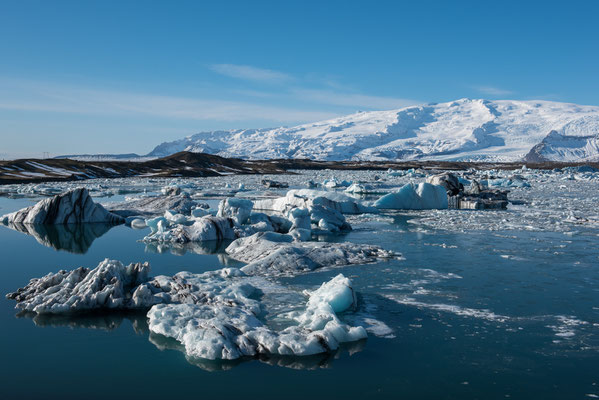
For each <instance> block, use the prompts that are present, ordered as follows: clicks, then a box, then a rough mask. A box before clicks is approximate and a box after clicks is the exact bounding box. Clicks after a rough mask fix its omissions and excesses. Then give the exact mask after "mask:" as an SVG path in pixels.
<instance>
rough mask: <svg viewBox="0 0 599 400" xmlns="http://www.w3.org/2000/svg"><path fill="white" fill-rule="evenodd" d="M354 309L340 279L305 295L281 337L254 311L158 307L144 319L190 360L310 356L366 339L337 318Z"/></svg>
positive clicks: (217, 306) (346, 286) (216, 306)
mask: <svg viewBox="0 0 599 400" xmlns="http://www.w3.org/2000/svg"><path fill="white" fill-rule="evenodd" d="M355 305H356V303H355V295H354V294H353V289H352V288H351V281H350V280H349V279H347V278H345V277H344V276H343V275H339V276H337V277H335V278H334V279H333V280H331V281H330V282H327V283H325V284H323V285H322V286H321V287H320V288H319V289H318V290H316V291H315V292H313V293H311V294H309V299H308V302H307V304H306V309H305V311H303V312H295V313H292V314H290V315H289V319H290V320H291V321H294V322H295V323H296V324H295V325H292V326H289V327H287V328H285V329H283V330H280V331H277V330H273V329H271V328H270V327H268V326H267V325H265V324H264V323H263V322H262V321H260V320H259V319H258V317H257V316H256V310H251V309H248V308H246V307H243V306H228V305H223V304H174V305H166V304H160V305H156V306H154V307H152V309H151V310H150V311H149V312H148V319H149V327H150V331H151V332H152V333H154V334H160V335H163V336H166V337H171V338H174V339H175V340H177V341H178V342H180V343H181V344H182V345H183V346H184V348H185V353H186V355H187V356H189V357H193V358H202V359H210V360H233V359H237V358H240V357H247V356H256V355H259V354H264V355H289V356H308V355H313V354H319V353H325V352H330V351H334V350H336V349H337V348H338V347H339V344H340V343H344V342H351V341H356V340H360V339H364V338H366V337H367V334H366V331H365V330H364V328H363V327H350V326H348V325H346V324H344V323H342V322H341V321H340V320H339V318H338V317H337V315H336V312H342V311H345V310H346V309H348V308H350V307H352V306H355Z"/></svg>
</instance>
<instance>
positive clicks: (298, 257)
mask: <svg viewBox="0 0 599 400" xmlns="http://www.w3.org/2000/svg"><path fill="white" fill-rule="evenodd" d="M225 251H226V252H227V254H228V255H229V257H231V258H233V259H235V260H237V261H241V262H244V263H247V265H246V266H244V267H242V268H241V270H242V271H243V272H244V273H246V274H248V275H262V276H293V275H298V274H301V273H305V272H310V271H313V270H316V269H319V268H324V267H342V266H347V265H352V264H368V263H373V262H376V261H378V260H380V259H389V258H392V257H397V256H398V255H397V254H396V253H393V252H390V251H386V250H383V249H382V248H381V247H379V246H374V245H366V244H356V243H347V242H344V243H328V242H296V241H294V238H293V236H292V235H283V234H280V233H275V232H263V233H256V234H254V235H252V236H248V237H244V238H240V239H237V240H235V241H234V242H232V243H231V244H230V245H229V246H228V247H227V249H226V250H225Z"/></svg>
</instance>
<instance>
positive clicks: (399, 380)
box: [0, 199, 599, 399]
mask: <svg viewBox="0 0 599 400" xmlns="http://www.w3.org/2000/svg"><path fill="white" fill-rule="evenodd" d="M30 203H31V202H30V201H29V200H23V199H21V200H8V199H1V201H0V207H1V208H0V214H3V213H5V212H7V211H11V210H12V209H17V208H20V207H22V206H24V205H27V204H30ZM411 218H412V217H409V216H406V215H401V214H396V215H389V216H387V217H385V218H377V219H374V220H367V219H364V220H362V221H359V220H357V221H352V225H353V226H354V228H355V229H354V231H353V232H351V233H349V234H348V235H345V236H343V237H336V238H333V240H347V241H354V242H356V243H375V244H379V245H381V246H382V247H384V248H386V249H391V250H396V251H399V252H401V253H403V255H404V257H405V260H403V261H400V260H393V261H388V262H381V263H378V264H373V265H366V266H357V267H349V268H343V269H336V270H331V271H322V272H318V273H313V274H308V275H303V276H299V277H296V278H293V279H287V280H285V282H287V283H290V284H293V285H297V286H300V287H301V286H306V287H314V286H315V285H320V283H322V282H323V281H325V280H328V279H330V278H331V277H333V276H334V275H336V274H338V273H339V272H343V274H345V275H346V276H350V277H351V278H352V280H353V282H354V288H355V289H356V290H357V291H358V292H359V295H360V303H361V306H360V309H359V310H358V311H357V313H356V314H352V315H347V316H345V317H344V318H345V319H346V321H348V322H349V323H359V321H363V320H376V321H379V325H380V323H384V324H385V325H386V326H387V327H388V328H389V329H382V328H381V329H379V330H378V331H377V332H374V331H372V330H371V331H370V332H369V338H368V339H367V340H366V341H364V342H360V343H356V344H353V345H351V346H347V347H346V348H344V349H342V350H341V351H339V352H338V353H337V354H333V355H328V356H317V357H310V358H306V359H301V358H299V359H298V358H296V359H278V360H277V359H274V360H273V359H271V360H249V361H244V362H239V363H235V364H225V365H222V364H220V365H219V364H216V363H204V364H200V365H194V364H192V363H190V362H188V361H187V360H186V359H185V356H184V355H183V353H181V352H179V351H177V350H172V349H168V347H169V343H168V342H165V343H162V342H161V341H160V340H159V339H152V340H153V341H155V342H156V343H157V345H155V344H154V343H152V341H150V337H149V333H148V331H147V327H146V326H145V318H144V315H143V314H141V315H136V314H127V315H112V316H109V315H95V316H91V317H88V318H81V317H80V318H35V319H32V318H30V317H17V316H16V312H15V310H14V302H13V301H9V300H6V299H4V297H2V300H0V310H1V311H0V312H1V316H0V318H1V321H2V328H3V329H2V330H1V331H0V332H1V333H0V334H1V335H2V337H1V343H2V351H1V354H2V361H3V362H2V363H1V366H0V368H1V371H0V376H1V377H2V385H1V389H0V390H1V391H2V398H11V399H12V398H73V399H81V398H89V399H93V398H108V397H110V398H142V397H143V398H164V397H166V396H169V397H173V398H177V397H185V398H210V397H211V396H218V398H234V397H236V398H239V397H243V398H268V399H270V398H272V399H281V398H285V399H296V398H297V399H300V398H302V399H306V398H313V397H315V398H325V397H328V398H330V397H333V396H334V398H341V397H343V398H395V399H397V398H406V399H407V398H410V399H412V398H415V399H438V398H443V399H494V398H520V399H530V398H543V399H584V398H592V397H593V396H599V251H598V250H597V249H598V245H599V236H598V235H597V231H594V230H580V231H579V232H578V233H577V234H576V235H574V236H569V235H564V234H563V233H547V232H536V233H531V232H493V233H489V232H480V233H469V234H464V233H447V232H441V231H433V230H424V231H423V229H421V228H420V227H419V226H418V225H417V224H411V223H408V222H407V220H408V219H411ZM101 231H102V230H100V232H101ZM145 234H146V231H136V230H132V229H130V228H127V227H125V226H119V227H115V228H112V229H110V230H108V231H106V232H105V233H103V234H102V235H101V236H100V237H97V238H95V239H94V240H92V241H91V242H90V244H89V246H87V248H85V249H83V250H81V251H79V252H78V253H72V252H69V251H65V250H64V249H63V250H57V249H55V248H53V247H48V246H44V245H42V244H39V243H38V242H37V241H36V240H35V238H34V237H32V236H28V235H25V234H23V233H20V232H16V231H13V230H10V229H7V228H4V227H0V248H1V250H2V254H3V255H4V257H3V261H2V263H1V264H0V265H1V268H2V279H0V292H2V294H6V293H7V292H10V291H13V290H15V289H16V288H18V287H21V286H23V285H25V284H26V283H27V282H28V281H29V279H31V278H33V277H39V276H42V275H45V274H47V273H48V272H55V271H58V270H60V269H73V268H76V267H78V266H81V265H83V266H88V267H95V266H96V265H97V264H98V262H100V261H101V260H103V259H104V258H107V257H108V258H113V259H118V260H120V261H122V262H123V263H129V262H134V261H149V262H150V263H151V265H152V271H153V274H155V275H156V274H165V275H172V274H175V273H176V272H179V271H182V270H188V271H192V272H202V271H206V270H211V269H217V268H221V267H222V264H221V261H220V259H219V257H218V256H217V255H216V254H211V255H199V254H194V253H191V252H187V253H184V251H181V250H179V251H178V254H173V253H170V252H166V253H162V254H159V253H156V252H152V251H151V249H147V248H146V245H145V244H143V243H140V242H138V240H139V239H140V238H142V237H143V236H144V235H145ZM54 237H56V235H54ZM92 239H93V238H92ZM88 242H89V241H88ZM57 247H60V246H57ZM183 253H184V254H183ZM221 259H222V257H221ZM381 326H383V325H381ZM376 333H378V336H377V334H376ZM289 367H294V368H289ZM223 369H224V370H223Z"/></svg>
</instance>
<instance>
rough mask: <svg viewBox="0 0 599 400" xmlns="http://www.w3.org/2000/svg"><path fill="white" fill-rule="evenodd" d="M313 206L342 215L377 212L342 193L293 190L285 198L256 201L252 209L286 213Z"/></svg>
mask: <svg viewBox="0 0 599 400" xmlns="http://www.w3.org/2000/svg"><path fill="white" fill-rule="evenodd" d="M313 205H320V206H323V207H328V208H332V209H334V210H336V211H339V212H340V213H342V214H363V213H377V212H378V210H377V209H376V208H374V207H370V206H367V205H364V204H362V202H360V201H359V200H356V199H354V198H352V197H349V196H346V195H344V194H342V193H337V192H328V191H322V190H313V189H294V190H290V191H288V192H287V194H286V195H285V197H279V198H276V199H265V200H257V201H255V202H254V209H255V210H270V211H278V212H281V213H286V212H287V211H289V210H290V209H292V208H295V207H299V208H310V207H312V206H313Z"/></svg>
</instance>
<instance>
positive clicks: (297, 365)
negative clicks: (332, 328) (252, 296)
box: [149, 332, 366, 372]
mask: <svg viewBox="0 0 599 400" xmlns="http://www.w3.org/2000/svg"><path fill="white" fill-rule="evenodd" d="M149 340H150V342H151V343H152V344H153V345H154V346H156V347H157V348H158V349H159V350H177V351H180V352H182V353H185V347H184V346H183V345H182V344H181V343H179V342H177V341H176V340H175V339H172V338H167V337H164V336H162V335H159V334H155V333H151V332H150V337H149ZM365 346H366V339H364V340H359V341H357V342H351V343H342V344H341V345H340V346H339V348H338V349H337V350H336V351H331V352H328V353H320V354H314V355H311V356H302V357H298V356H281V355H268V354H261V355H259V356H257V357H244V358H238V359H236V360H206V359H202V358H196V357H189V356H185V359H186V360H187V362H189V363H190V364H192V365H195V366H196V367H199V368H201V369H203V370H204V371H210V372H213V371H228V370H230V369H232V368H234V367H236V366H238V365H240V364H243V363H245V362H249V361H254V360H255V361H260V362H262V363H265V364H269V365H272V366H277V367H283V368H291V369H297V370H317V369H328V368H332V364H333V361H334V360H336V359H338V358H339V357H341V356H342V355H344V354H348V355H350V356H351V355H353V354H356V353H359V352H360V351H362V350H363V349H364V347H365Z"/></svg>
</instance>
